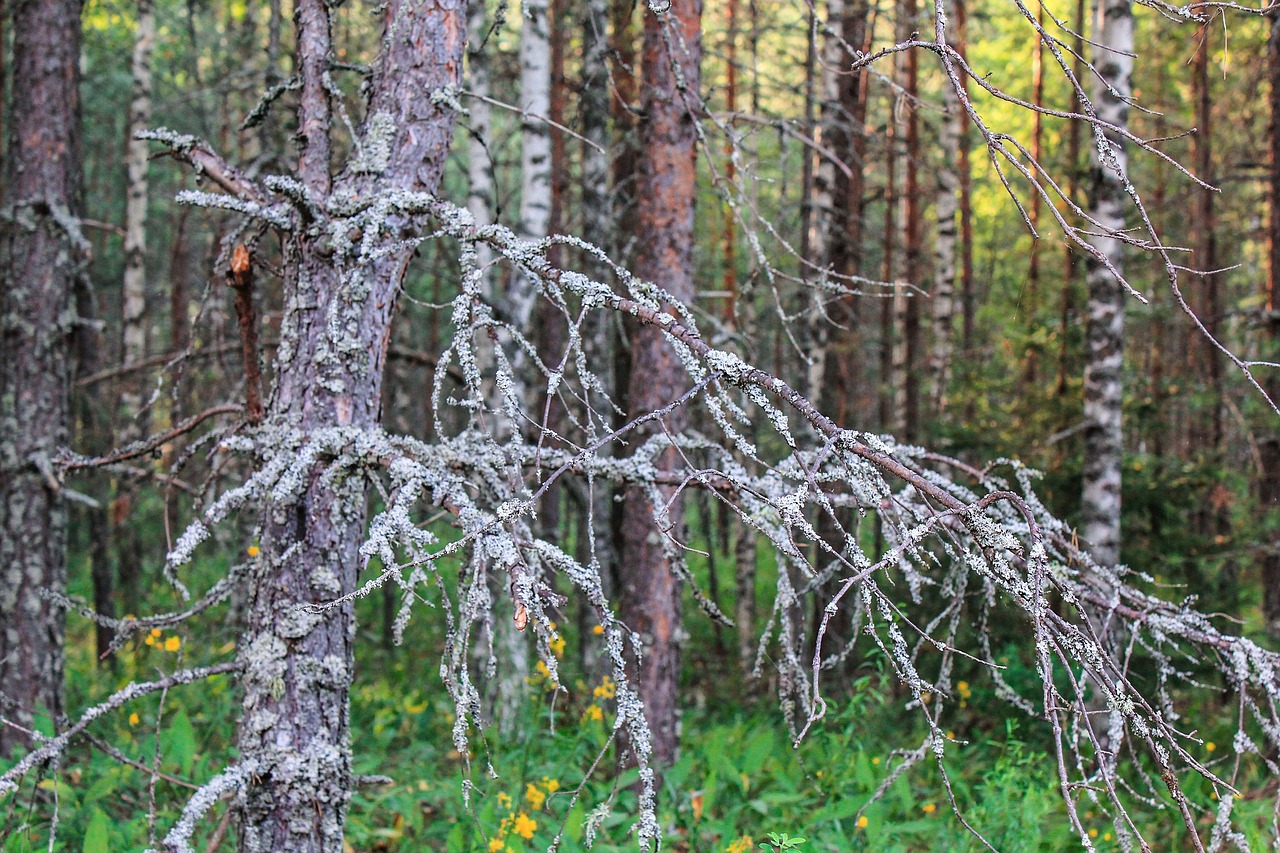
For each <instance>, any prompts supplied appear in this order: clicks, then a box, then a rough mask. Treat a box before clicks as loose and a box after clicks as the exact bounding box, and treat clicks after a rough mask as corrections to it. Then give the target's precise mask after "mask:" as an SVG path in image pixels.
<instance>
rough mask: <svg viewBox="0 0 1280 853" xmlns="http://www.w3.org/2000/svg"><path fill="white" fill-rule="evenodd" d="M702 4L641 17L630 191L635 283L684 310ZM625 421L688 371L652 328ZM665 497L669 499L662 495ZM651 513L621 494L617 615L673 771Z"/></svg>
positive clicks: (671, 464)
mask: <svg viewBox="0 0 1280 853" xmlns="http://www.w3.org/2000/svg"><path fill="white" fill-rule="evenodd" d="M701 23H702V2H701V0H672V3H671V5H670V8H669V9H667V10H666V11H662V12H655V11H653V10H652V9H650V10H647V11H646V13H645V29H644V93H643V98H644V100H643V115H644V120H643V123H642V125H641V130H640V135H641V160H640V172H639V176H638V177H639V180H638V183H637V192H636V204H637V211H636V219H637V239H638V242H639V244H640V245H642V246H644V248H645V250H644V251H643V252H640V253H638V254H637V256H636V260H635V271H636V273H637V274H638V275H639V277H640V278H642V279H644V280H646V281H651V282H655V283H657V284H658V285H660V286H661V287H662V288H664V289H665V290H666V291H667V292H669V293H670V294H671V296H672V297H673V298H674V299H676V300H677V301H679V302H682V303H684V304H686V305H689V304H692V301H693V293H694V285H693V258H692V252H693V218H694V216H693V215H694V195H695V187H696V170H695V157H696V151H697V149H696V143H697V139H696V135H695V127H694V122H695V118H696V117H695V116H694V114H693V113H692V111H691V110H692V108H693V105H694V104H696V103H697V102H698V100H697V99H698V95H699V85H700V80H701V76H700V74H701V69H700V63H701V58H702V27H701ZM631 357H632V362H631V378H630V385H629V392H628V404H629V409H630V414H631V415H632V416H633V417H634V416H636V415H639V414H641V413H643V412H649V411H653V410H655V409H660V408H662V407H664V406H667V405H669V404H670V403H672V402H673V401H674V400H675V399H676V398H678V397H679V396H680V395H681V394H682V393H683V392H684V390H685V388H684V384H685V383H684V380H685V379H686V376H685V373H684V369H683V367H682V366H681V364H680V362H679V361H678V359H677V358H676V353H675V350H674V349H673V348H672V346H671V344H670V343H669V342H668V341H667V339H666V338H665V337H664V336H663V335H662V333H661V332H659V331H657V330H656V329H655V328H654V327H652V326H642V327H639V328H635V329H633V330H632V333H631ZM686 422H687V421H686V414H685V413H684V412H683V411H681V410H676V411H674V412H672V413H671V414H670V415H669V416H668V417H667V418H666V426H667V429H668V430H669V431H670V432H672V433H676V434H678V433H679V432H681V431H682V430H683V429H684V428H685V426H686ZM659 429H660V427H659V426H658V425H657V424H653V423H648V424H645V425H644V427H643V428H642V429H641V430H639V431H638V432H639V434H635V435H633V436H632V437H631V439H630V441H631V443H632V444H633V445H638V444H640V443H641V442H643V441H644V440H645V439H646V438H648V437H649V436H650V435H653V434H654V433H655V432H656V431H658V430H659ZM656 463H657V466H658V468H659V469H661V470H673V469H675V468H676V466H677V465H678V464H679V463H678V456H677V454H676V453H675V451H674V449H670V450H668V451H666V452H664V453H663V454H661V455H660V456H659V458H658V459H657V460H656ZM662 494H663V499H664V500H666V499H667V498H669V497H670V493H669V491H668V490H665V489H664V490H662ZM682 512H683V507H682V504H681V502H680V501H679V500H677V501H675V502H674V504H673V505H672V506H671V507H670V523H671V529H670V530H669V531H668V535H671V536H673V537H675V538H676V539H677V540H678V539H680V538H681V536H682V533H683V529H684V525H683V522H682ZM653 520H654V506H653V503H652V501H650V499H649V496H648V494H647V492H646V491H645V490H644V489H642V488H637V487H632V488H629V489H627V491H626V495H625V502H624V505H623V512H622V525H621V527H622V530H621V532H622V547H621V564H622V565H623V566H625V567H626V570H625V571H624V572H623V576H622V578H621V581H622V583H621V588H620V590H619V597H618V608H619V615H620V617H621V619H622V621H623V622H625V623H626V624H627V625H628V626H629V627H630V628H631V629H632V630H633V631H636V632H637V633H638V634H639V635H640V638H641V642H642V643H643V644H644V646H643V649H641V651H642V653H643V660H642V661H641V663H640V665H639V669H638V672H637V676H638V683H639V692H640V695H641V696H642V697H643V698H644V700H645V712H646V714H647V715H648V720H649V725H650V728H651V729H652V732H653V759H654V761H655V762H656V763H657V764H660V765H661V764H669V763H670V762H671V761H673V760H674V759H675V754H676V742H677V719H676V717H677V706H676V693H677V688H678V679H679V674H680V657H679V634H680V586H679V584H678V582H677V579H676V577H675V574H674V572H673V570H672V566H671V564H670V561H669V560H668V559H667V556H666V553H665V551H664V548H663V540H664V535H663V533H662V532H661V531H659V530H657V529H655V526H654V523H653Z"/></svg>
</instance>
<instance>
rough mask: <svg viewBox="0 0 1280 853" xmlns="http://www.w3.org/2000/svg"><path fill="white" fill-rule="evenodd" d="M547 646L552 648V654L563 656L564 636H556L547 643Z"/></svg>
mask: <svg viewBox="0 0 1280 853" xmlns="http://www.w3.org/2000/svg"><path fill="white" fill-rule="evenodd" d="M547 648H549V649H551V654H553V655H555V656H556V657H561V656H562V655H563V654H564V637H559V636H557V637H554V638H552V640H551V642H549V643H547Z"/></svg>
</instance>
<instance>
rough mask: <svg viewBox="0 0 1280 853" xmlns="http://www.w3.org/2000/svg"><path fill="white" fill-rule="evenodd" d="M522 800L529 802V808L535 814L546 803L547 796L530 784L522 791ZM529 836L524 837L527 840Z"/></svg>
mask: <svg viewBox="0 0 1280 853" xmlns="http://www.w3.org/2000/svg"><path fill="white" fill-rule="evenodd" d="M524 798H525V799H526V800H528V801H529V806H530V808H532V809H533V810H534V811H535V812H536V811H538V810H540V809H541V808H542V804H543V803H545V802H546V801H547V795H546V794H544V793H543V792H542V789H540V788H539V787H538V786H537V785H535V784H533V783H532V782H530V783H529V784H528V786H527V787H525V789H524ZM528 837H529V836H527V835H526V836H525V838H528Z"/></svg>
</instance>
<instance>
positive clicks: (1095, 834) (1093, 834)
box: [1089, 829, 1098, 838]
mask: <svg viewBox="0 0 1280 853" xmlns="http://www.w3.org/2000/svg"><path fill="white" fill-rule="evenodd" d="M1089 837H1090V838H1097V837H1098V830H1096V829H1091V830H1089Z"/></svg>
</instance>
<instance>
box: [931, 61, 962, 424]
mask: <svg viewBox="0 0 1280 853" xmlns="http://www.w3.org/2000/svg"><path fill="white" fill-rule="evenodd" d="M953 47H954V45H953ZM942 104H943V108H944V110H945V113H944V114H943V116H942V132H941V134H940V136H941V139H940V142H941V148H942V165H941V167H940V168H939V169H938V201H937V205H936V211H937V217H938V230H937V235H936V237H935V242H934V253H933V257H934V262H933V352H932V354H931V356H930V358H929V374H930V378H931V380H932V381H931V382H930V390H931V393H930V411H931V412H932V413H933V415H934V416H935V417H940V416H941V415H942V414H943V413H945V411H946V408H947V391H948V388H949V386H950V384H951V359H952V350H953V348H954V343H955V334H954V332H953V329H952V327H953V325H954V323H953V319H954V316H955V289H956V236H957V234H956V213H957V211H958V209H959V198H958V196H957V193H958V192H959V189H960V178H959V176H958V175H957V174H956V160H957V157H958V155H959V152H960V112H961V110H962V109H963V107H962V105H961V104H960V98H959V96H958V95H956V92H955V89H954V88H952V86H951V81H950V80H943V81H942Z"/></svg>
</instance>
